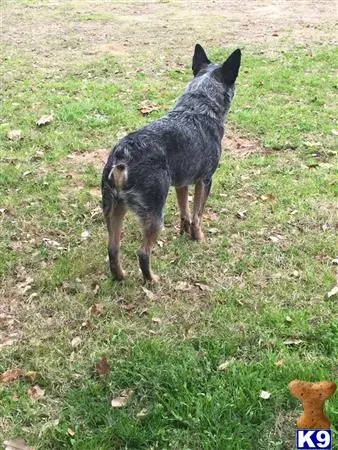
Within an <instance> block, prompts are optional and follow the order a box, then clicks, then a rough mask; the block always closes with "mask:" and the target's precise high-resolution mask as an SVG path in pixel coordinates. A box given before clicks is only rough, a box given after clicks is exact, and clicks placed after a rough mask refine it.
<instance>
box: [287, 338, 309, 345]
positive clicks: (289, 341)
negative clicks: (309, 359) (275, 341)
mask: <svg viewBox="0 0 338 450" xmlns="http://www.w3.org/2000/svg"><path fill="white" fill-rule="evenodd" d="M303 342H304V341H303V340H302V339H287V340H286V341H284V342H283V344H284V345H299V344H302V343H303Z"/></svg>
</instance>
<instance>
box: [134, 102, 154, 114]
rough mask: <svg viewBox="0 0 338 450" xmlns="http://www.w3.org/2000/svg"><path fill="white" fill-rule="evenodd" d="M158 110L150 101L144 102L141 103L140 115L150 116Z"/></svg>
mask: <svg viewBox="0 0 338 450" xmlns="http://www.w3.org/2000/svg"><path fill="white" fill-rule="evenodd" d="M158 109H159V107H158V106H157V105H154V104H153V103H151V102H150V101H149V100H144V101H143V102H141V104H140V107H139V108H138V110H139V111H140V113H141V114H143V115H147V114H150V113H151V112H153V111H157V110H158Z"/></svg>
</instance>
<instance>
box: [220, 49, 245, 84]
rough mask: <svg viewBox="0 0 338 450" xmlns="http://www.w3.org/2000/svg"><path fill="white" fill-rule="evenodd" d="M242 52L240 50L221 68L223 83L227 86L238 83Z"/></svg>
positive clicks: (232, 54)
mask: <svg viewBox="0 0 338 450" xmlns="http://www.w3.org/2000/svg"><path fill="white" fill-rule="evenodd" d="M241 55H242V53H241V51H240V49H239V48H238V49H237V50H235V51H234V52H233V53H231V55H230V56H229V58H228V59H227V60H226V61H225V62H224V63H223V65H222V67H221V75H222V81H223V83H225V84H233V83H234V82H235V81H236V78H237V75H238V71H239V66H240V65H241Z"/></svg>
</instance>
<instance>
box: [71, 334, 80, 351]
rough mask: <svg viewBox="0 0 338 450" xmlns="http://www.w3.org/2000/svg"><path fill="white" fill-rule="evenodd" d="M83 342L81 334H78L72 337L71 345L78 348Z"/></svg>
mask: <svg viewBox="0 0 338 450" xmlns="http://www.w3.org/2000/svg"><path fill="white" fill-rule="evenodd" d="M81 342H82V339H81V338H80V336H76V337H75V338H74V339H72V341H71V343H70V345H71V346H72V347H73V348H76V347H78V346H79V345H80V344H81Z"/></svg>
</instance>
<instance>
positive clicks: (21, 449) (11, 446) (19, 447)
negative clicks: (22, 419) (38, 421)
mask: <svg viewBox="0 0 338 450" xmlns="http://www.w3.org/2000/svg"><path fill="white" fill-rule="evenodd" d="M4 445H5V450H34V449H33V447H29V446H28V445H27V444H26V442H25V441H24V440H23V439H10V440H9V441H5V442H4Z"/></svg>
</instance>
